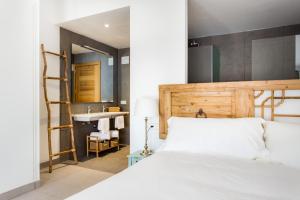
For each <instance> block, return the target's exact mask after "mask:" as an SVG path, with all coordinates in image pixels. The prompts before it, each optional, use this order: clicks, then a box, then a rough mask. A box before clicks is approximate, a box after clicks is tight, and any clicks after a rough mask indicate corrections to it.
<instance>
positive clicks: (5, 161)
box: [0, 0, 39, 193]
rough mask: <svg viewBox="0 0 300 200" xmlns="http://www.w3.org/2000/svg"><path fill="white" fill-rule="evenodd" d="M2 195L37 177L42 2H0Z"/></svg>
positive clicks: (0, 166) (0, 154)
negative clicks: (39, 48) (40, 17)
mask: <svg viewBox="0 0 300 200" xmlns="http://www.w3.org/2000/svg"><path fill="white" fill-rule="evenodd" d="M0 6H1V12H0V24H1V32H0V34H1V37H0V43H1V45H2V48H1V49H0V56H1V65H0V91H1V97H0V111H1V116H0V158H1V164H0V193H4V192H6V191H9V190H12V189H14V188H17V187H19V186H22V185H25V184H29V183H32V182H35V181H37V180H39V162H38V161H39V159H38V156H39V154H38V152H39V151H38V144H39V134H38V131H39V123H38V119H39V98H38V95H39V90H38V79H37V78H38V73H39V68H38V1H37V0H27V1H24V0H6V1H1V4H0Z"/></svg>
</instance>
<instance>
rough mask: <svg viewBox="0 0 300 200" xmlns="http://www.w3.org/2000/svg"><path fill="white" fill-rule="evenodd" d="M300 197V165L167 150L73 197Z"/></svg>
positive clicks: (138, 199)
mask: <svg viewBox="0 0 300 200" xmlns="http://www.w3.org/2000/svg"><path fill="white" fill-rule="evenodd" d="M79 199H82V200H85V199H105V200H120V199H126V200H141V199H143V200H196V199H197V200H200V199H203V200H235V199H237V200H250V199H251V200H262V199H264V200H275V199H276V200H290V199H295V200H296V199H300V170H299V169H294V168H290V167H287V166H284V165H281V164H278V163H270V162H266V161H262V160H260V161H255V160H246V159H236V158H232V157H226V156H213V155H201V154H192V153H184V152H167V151H161V152H157V153H155V154H154V155H152V156H150V157H148V158H146V159H143V160H142V161H140V162H139V163H137V164H135V165H134V166H132V167H130V168H128V169H126V170H124V171H122V172H121V173H119V174H116V175H114V176H112V177H111V178H109V179H107V180H105V181H103V182H100V183H98V184H96V185H94V186H92V187H90V188H88V189H86V190H84V191H82V192H80V193H78V194H75V195H73V196H71V197H69V198H68V200H79Z"/></svg>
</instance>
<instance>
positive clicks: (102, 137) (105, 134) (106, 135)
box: [100, 131, 111, 141]
mask: <svg viewBox="0 0 300 200" xmlns="http://www.w3.org/2000/svg"><path fill="white" fill-rule="evenodd" d="M110 139H111V136H110V132H109V131H106V132H103V131H101V132H100V140H101V141H102V140H110Z"/></svg>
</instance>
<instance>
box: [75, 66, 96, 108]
mask: <svg viewBox="0 0 300 200" xmlns="http://www.w3.org/2000/svg"><path fill="white" fill-rule="evenodd" d="M74 67H75V79H74V89H75V94H74V97H75V102H78V103H83V102H100V101H101V78H100V77H101V74H100V73H101V70H100V68H101V65H100V62H92V63H82V64H75V65H74Z"/></svg>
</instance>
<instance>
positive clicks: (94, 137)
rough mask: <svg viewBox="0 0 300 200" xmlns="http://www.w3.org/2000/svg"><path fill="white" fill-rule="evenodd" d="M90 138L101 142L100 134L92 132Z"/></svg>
mask: <svg viewBox="0 0 300 200" xmlns="http://www.w3.org/2000/svg"><path fill="white" fill-rule="evenodd" d="M90 136H93V137H91V138H90V139H91V140H96V137H97V139H98V140H100V132H91V134H90Z"/></svg>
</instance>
